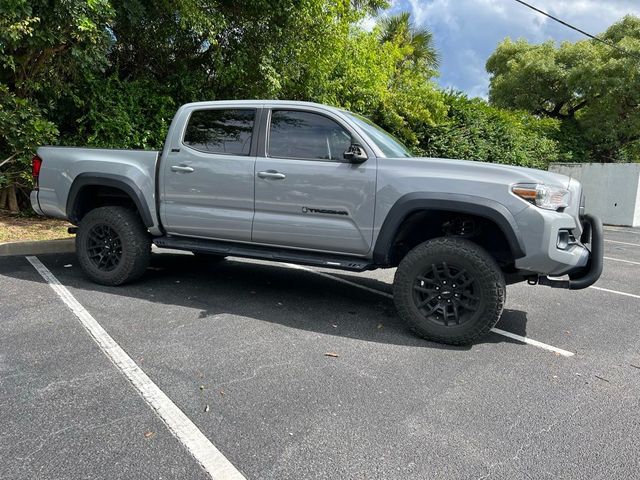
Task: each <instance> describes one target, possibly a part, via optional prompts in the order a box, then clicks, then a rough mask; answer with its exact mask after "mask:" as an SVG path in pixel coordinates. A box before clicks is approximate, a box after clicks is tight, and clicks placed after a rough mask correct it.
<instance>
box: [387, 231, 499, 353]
mask: <svg viewBox="0 0 640 480" xmlns="http://www.w3.org/2000/svg"><path fill="white" fill-rule="evenodd" d="M438 265H445V267H443V268H444V269H446V270H443V271H447V272H451V271H454V272H455V271H458V272H459V271H463V270H464V271H465V272H468V277H467V278H473V279H475V282H472V283H471V284H470V285H471V287H465V288H473V289H474V294H473V295H471V294H467V293H464V292H463V293H459V294H456V297H461V296H465V295H470V297H477V298H478V299H479V300H478V301H477V302H476V301H475V300H473V301H472V302H473V303H474V305H476V306H477V310H475V311H473V310H469V311H468V312H467V313H466V315H467V317H466V320H465V321H464V322H463V323H461V324H456V323H454V324H453V325H442V324H440V323H438V322H442V321H443V320H436V319H435V318H434V317H435V315H434V314H431V315H429V316H428V315H426V313H427V312H425V311H424V310H422V311H421V310H420V304H421V303H423V302H424V300H426V299H425V298H424V297H425V296H426V297H427V298H432V297H433V295H431V293H432V291H429V293H428V294H427V293H422V292H423V290H424V288H423V287H422V286H424V285H427V286H429V287H430V288H436V287H435V286H434V285H436V284H438V283H439V282H441V281H442V278H445V277H444V276H441V274H435V275H434V278H436V282H434V281H433V280H432V279H431V278H430V279H429V280H426V281H427V282H428V283H425V282H424V280H425V276H424V274H423V273H422V272H425V271H426V272H433V271H434V270H435V271H437V268H435V267H436V266H438ZM456 269H457V270H456ZM463 278H464V277H463ZM454 282H455V280H454ZM445 283H446V282H445ZM449 283H452V282H449ZM460 283H464V284H466V283H467V282H466V281H465V282H460ZM439 284H440V286H439V287H438V289H442V288H443V287H442V284H441V283H439ZM456 286H457V287H458V289H460V287H462V286H463V285H456ZM415 291H417V292H418V293H414V292H415ZM440 291H441V292H443V293H447V295H448V297H447V298H452V295H454V289H449V287H448V286H446V292H444V291H443V290H440ZM458 291H460V290H458ZM417 295H423V297H422V298H420V299H418V300H422V302H420V301H418V300H416V296H417ZM505 295H506V288H505V280H504V275H503V274H502V271H501V270H500V267H499V266H498V264H497V263H496V261H495V260H494V259H493V257H491V255H489V253H487V252H486V251H485V250H484V249H483V248H481V247H480V246H478V245H476V244H474V243H472V242H470V241H469V240H465V239H462V238H455V237H442V238H436V239H433V240H428V241H426V242H424V243H421V244H420V245H418V246H416V247H415V248H414V249H413V250H411V251H410V252H409V253H408V254H407V255H406V256H405V257H404V258H403V259H402V261H401V262H400V265H399V266H398V269H397V270H396V274H395V278H394V282H393V298H394V302H395V305H396V309H397V310H398V314H399V315H400V317H401V318H402V319H403V320H405V321H406V322H407V324H408V325H409V327H410V328H411V330H413V331H414V332H415V333H416V334H418V335H420V336H421V337H423V338H425V339H427V340H432V341H435V342H439V343H446V344H450V345H466V344H470V343H473V342H475V341H477V340H478V339H480V338H481V337H483V336H484V335H486V334H487V333H488V332H489V330H491V328H493V326H494V325H495V324H496V323H497V322H498V320H499V319H500V315H501V314H502V309H503V307H504V302H505ZM437 298H440V297H437ZM465 298H466V297H465ZM442 301H443V300H437V299H434V300H432V303H428V304H427V307H429V310H430V309H431V308H432V307H431V305H439V303H438V302H440V303H441V302H442ZM444 301H445V302H446V301H448V300H444ZM466 303H468V302H466ZM437 308H439V309H440V308H441V307H437ZM445 308H447V311H448V307H445ZM456 308H457V309H459V308H460V307H456ZM465 308H466V307H465ZM425 309H426V308H425ZM440 311H442V310H438V312H440ZM458 311H459V310H456V318H457V316H458V315H459V314H458ZM442 318H450V317H448V316H447V315H446V314H444V315H443V316H442Z"/></svg>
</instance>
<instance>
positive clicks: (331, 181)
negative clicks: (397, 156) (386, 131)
mask: <svg viewBox="0 0 640 480" xmlns="http://www.w3.org/2000/svg"><path fill="white" fill-rule="evenodd" d="M267 128H268V132H267V145H266V157H258V158H257V159H256V179H255V182H256V183H255V217H254V221H253V234H252V240H253V241H254V242H256V243H263V244H270V245H279V246H283V247H294V248H303V249H310V250H318V251H327V252H338V253H349V254H355V255H364V254H366V253H367V252H369V250H370V249H371V244H372V238H373V231H372V229H373V215H374V206H375V190H376V159H375V158H369V159H368V160H367V161H365V162H364V163H362V164H353V163H349V162H348V161H346V160H345V159H344V157H343V154H344V152H345V150H347V149H348V148H349V147H350V145H351V144H352V142H353V141H354V140H353V134H352V132H350V131H349V129H348V128H347V127H345V126H344V124H342V123H341V122H340V119H338V118H334V117H332V116H331V115H330V113H329V112H326V113H323V112H319V111H310V110H304V109H301V110H295V109H275V108H274V109H273V111H272V112H271V115H270V122H269V125H268V127H267Z"/></svg>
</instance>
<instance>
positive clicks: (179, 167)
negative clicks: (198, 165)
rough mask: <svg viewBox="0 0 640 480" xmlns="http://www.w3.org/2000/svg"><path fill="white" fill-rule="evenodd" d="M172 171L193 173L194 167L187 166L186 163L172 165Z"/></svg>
mask: <svg viewBox="0 0 640 480" xmlns="http://www.w3.org/2000/svg"><path fill="white" fill-rule="evenodd" d="M171 171H172V172H183V173H191V172H193V168H191V167H187V166H185V165H171Z"/></svg>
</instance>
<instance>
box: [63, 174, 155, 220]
mask: <svg viewBox="0 0 640 480" xmlns="http://www.w3.org/2000/svg"><path fill="white" fill-rule="evenodd" d="M100 188H103V189H111V191H119V192H122V194H123V195H124V196H125V197H126V198H127V199H128V200H129V201H130V202H131V204H132V205H133V206H134V207H135V208H136V210H137V213H138V215H140V218H141V219H142V222H143V223H144V225H145V226H146V227H148V228H149V227H152V226H153V225H154V222H153V218H152V216H151V212H150V211H149V207H148V205H147V203H146V201H145V198H144V194H143V193H142V190H140V188H139V187H138V186H137V185H136V184H135V183H134V182H133V181H132V180H131V179H129V178H127V177H125V176H122V175H116V174H111V173H81V174H80V175H78V176H77V177H76V178H75V179H74V181H73V183H72V184H71V188H70V189H69V195H68V197H67V204H66V213H67V218H68V219H69V220H70V221H71V222H72V223H74V224H76V225H77V224H78V223H79V221H80V220H81V219H82V217H83V216H84V215H85V214H86V213H87V212H88V211H89V210H91V208H88V207H89V206H90V205H93V204H94V203H95V201H96V199H95V198H92V195H91V194H92V193H93V192H94V191H96V189H100ZM125 197H121V198H125ZM91 200H93V203H91ZM104 205H105V204H96V205H94V208H95V206H104Z"/></svg>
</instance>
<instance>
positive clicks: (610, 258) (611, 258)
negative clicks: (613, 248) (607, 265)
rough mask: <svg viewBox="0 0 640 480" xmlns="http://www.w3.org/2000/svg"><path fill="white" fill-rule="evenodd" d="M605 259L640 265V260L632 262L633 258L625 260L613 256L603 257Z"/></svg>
mask: <svg viewBox="0 0 640 480" xmlns="http://www.w3.org/2000/svg"><path fill="white" fill-rule="evenodd" d="M602 258H604V259H605V260H611V261H613V262H622V263H630V264H631V265H640V262H632V261H631V260H623V259H621V258H613V257H602Z"/></svg>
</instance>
